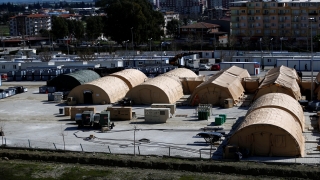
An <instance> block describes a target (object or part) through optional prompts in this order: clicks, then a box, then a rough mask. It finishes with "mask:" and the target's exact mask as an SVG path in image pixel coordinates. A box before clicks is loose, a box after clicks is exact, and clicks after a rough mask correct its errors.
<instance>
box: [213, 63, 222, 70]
mask: <svg viewBox="0 0 320 180" xmlns="http://www.w3.org/2000/svg"><path fill="white" fill-rule="evenodd" d="M211 71H220V64H213V65H212V66H211Z"/></svg>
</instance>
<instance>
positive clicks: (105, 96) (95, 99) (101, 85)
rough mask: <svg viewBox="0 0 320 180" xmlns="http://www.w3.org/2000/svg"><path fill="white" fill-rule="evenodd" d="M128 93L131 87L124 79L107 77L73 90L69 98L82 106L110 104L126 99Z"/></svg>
mask: <svg viewBox="0 0 320 180" xmlns="http://www.w3.org/2000/svg"><path fill="white" fill-rule="evenodd" d="M128 91H129V87H128V85H127V84H126V83H125V82H124V81H123V80H122V79H120V78H118V77H114V76H105V77H102V78H100V79H97V80H95V81H92V82H89V83H86V84H82V85H80V86H77V87H75V88H73V89H72V91H70V93H69V95H68V97H73V98H74V99H75V100H76V101H77V103H80V104H83V103H84V104H110V103H115V102H117V101H119V100H120V99H122V98H124V97H125V95H126V93H127V92H128Z"/></svg>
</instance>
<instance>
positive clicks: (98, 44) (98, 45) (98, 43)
mask: <svg viewBox="0 0 320 180" xmlns="http://www.w3.org/2000/svg"><path fill="white" fill-rule="evenodd" d="M96 46H97V54H100V53H99V47H100V42H97V44H96Z"/></svg>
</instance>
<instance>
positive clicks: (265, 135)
mask: <svg viewBox="0 0 320 180" xmlns="http://www.w3.org/2000/svg"><path fill="white" fill-rule="evenodd" d="M270 135H271V133H269V132H260V133H254V134H253V137H254V154H255V155H259V156H269V153H270Z"/></svg>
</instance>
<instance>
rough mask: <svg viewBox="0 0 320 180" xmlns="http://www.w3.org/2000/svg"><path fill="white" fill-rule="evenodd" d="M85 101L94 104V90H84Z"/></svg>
mask: <svg viewBox="0 0 320 180" xmlns="http://www.w3.org/2000/svg"><path fill="white" fill-rule="evenodd" d="M83 103H84V104H93V99H92V91H83Z"/></svg>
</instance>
